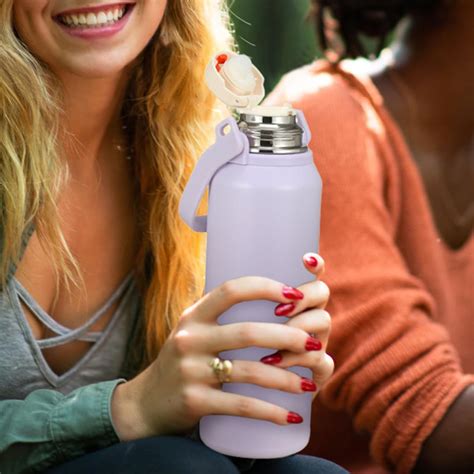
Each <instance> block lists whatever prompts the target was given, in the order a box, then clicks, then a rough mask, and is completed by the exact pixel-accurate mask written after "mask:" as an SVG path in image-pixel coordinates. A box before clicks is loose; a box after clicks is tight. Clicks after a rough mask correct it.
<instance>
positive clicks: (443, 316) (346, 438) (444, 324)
mask: <svg viewBox="0 0 474 474" xmlns="http://www.w3.org/2000/svg"><path fill="white" fill-rule="evenodd" d="M361 64H364V62H361V61H345V62H343V63H342V65H341V66H339V67H333V66H330V65H329V64H328V63H327V62H325V61H316V62H315V63H313V64H311V65H308V66H305V67H303V68H300V69H298V70H296V71H293V72H291V73H288V74H287V75H286V76H284V77H283V79H282V81H281V82H280V84H279V85H278V86H277V88H276V89H275V90H274V91H273V92H272V94H270V96H269V97H268V98H267V100H266V103H267V104H273V105H276V104H282V103H284V102H290V103H292V105H293V106H294V107H296V108H299V109H302V110H303V112H304V113H305V116H306V119H307V121H308V123H309V126H310V128H311V130H312V134H313V140H312V143H311V148H312V150H313V153H314V156H315V163H316V166H317V167H318V169H319V172H320V174H321V176H322V179H323V208H322V222H321V245H320V253H321V255H322V256H323V257H324V259H325V260H326V266H327V268H326V272H325V274H324V277H323V279H324V281H326V282H327V283H328V285H329V286H330V288H331V300H330V304H329V305H328V311H329V312H330V313H331V315H332V317H333V330H332V334H331V339H330V343H329V348H328V352H329V353H330V354H331V355H332V356H333V357H334V359H335V362H336V371H335V374H334V376H333V377H332V379H331V380H330V381H329V383H328V385H327V387H325V389H324V390H323V391H322V393H321V394H320V395H319V397H318V398H317V399H316V401H315V404H314V406H313V407H314V410H313V411H314V417H313V420H312V427H313V429H312V436H311V440H310V443H309V445H308V447H307V448H305V450H304V451H303V453H308V454H313V455H319V456H322V457H326V458H328V459H331V460H334V461H335V462H338V463H339V464H341V465H343V466H344V467H346V468H347V469H349V470H350V471H351V472H354V473H383V472H386V471H387V469H389V470H391V471H396V472H399V473H405V472H409V471H410V470H411V469H412V468H413V466H414V464H415V462H416V459H417V456H418V454H419V451H420V449H421V446H422V443H423V441H424V440H425V439H426V438H427V437H428V436H429V434H430V433H431V432H432V431H433V429H434V428H435V427H436V425H437V424H438V423H439V421H440V420H441V419H442V417H443V416H444V415H445V413H446V411H447V410H448V408H449V406H450V405H451V404H452V403H453V402H454V401H455V399H456V397H458V396H459V395H460V393H461V392H462V391H463V390H464V389H465V388H466V387H467V386H468V385H469V384H472V383H474V376H473V375H472V374H473V373H474V235H471V238H470V239H469V240H468V242H467V243H465V245H463V247H462V248H460V249H459V250H456V251H453V250H451V249H449V248H448V247H447V245H445V244H444V242H443V241H442V240H441V239H440V237H439V235H438V232H437V229H436V227H435V224H434V221H433V217H432V214H431V211H430V207H429V202H428V198H427V195H426V192H425V189H424V185H423V181H422V179H421V176H420V174H419V172H418V169H417V167H416V164H415V162H414V160H413V159H412V157H411V156H410V153H409V150H408V147H407V145H406V143H405V141H404V138H403V136H402V134H401V132H400V130H399V128H398V127H397V125H396V124H395V122H394V120H393V119H392V118H391V117H390V116H389V114H388V112H387V110H386V109H385V108H384V105H383V100H382V97H381V95H380V94H379V93H378V91H377V89H376V88H375V86H374V84H373V83H372V82H371V81H370V79H369V77H368V75H366V74H365V73H364V72H363V70H362V69H363V68H362V69H361V68H360V67H359V66H360V65H361ZM365 64H366V63H365ZM382 466H383V467H382Z"/></svg>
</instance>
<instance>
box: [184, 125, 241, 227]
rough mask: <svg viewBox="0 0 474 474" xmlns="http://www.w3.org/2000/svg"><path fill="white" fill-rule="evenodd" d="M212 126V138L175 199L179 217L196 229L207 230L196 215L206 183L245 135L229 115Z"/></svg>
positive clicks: (237, 149)
mask: <svg viewBox="0 0 474 474" xmlns="http://www.w3.org/2000/svg"><path fill="white" fill-rule="evenodd" d="M228 127H229V128H228ZM215 130H216V142H215V143H214V144H213V145H211V146H210V147H209V148H208V149H207V150H206V151H205V152H204V153H203V155H202V156H201V158H200V159H199V161H198V162H197V163H196V166H195V168H194V170H193V172H192V173H191V176H190V178H189V181H188V183H187V184H186V187H185V189H184V191H183V194H182V196H181V200H180V203H179V214H180V216H181V218H182V219H183V220H184V221H185V222H186V224H188V226H189V227H191V229H193V230H195V231H196V232H206V230H207V216H197V215H196V211H197V208H198V206H199V203H200V202H201V199H202V196H203V194H204V191H205V190H206V187H207V185H208V184H209V183H210V182H211V179H212V177H213V176H214V174H215V173H216V172H217V170H218V169H219V168H221V167H222V166H224V165H225V164H226V163H228V162H229V161H230V160H233V159H234V158H236V157H237V156H239V155H240V154H241V153H242V152H243V151H244V150H245V142H246V140H245V136H244V135H243V134H242V132H241V131H240V130H239V126H238V125H237V122H236V121H235V120H234V119H233V118H232V117H228V118H226V119H225V120H223V121H222V122H220V123H218V124H217V126H216V129H215Z"/></svg>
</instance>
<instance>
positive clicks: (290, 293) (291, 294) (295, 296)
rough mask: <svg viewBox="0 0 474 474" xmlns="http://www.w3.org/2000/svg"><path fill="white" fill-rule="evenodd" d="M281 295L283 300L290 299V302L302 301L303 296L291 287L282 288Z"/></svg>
mask: <svg viewBox="0 0 474 474" xmlns="http://www.w3.org/2000/svg"><path fill="white" fill-rule="evenodd" d="M282 293H283V296H284V297H285V298H290V299H291V300H302V299H303V298H304V294H303V293H302V292H301V291H300V290H298V289H296V288H293V287H292V286H284V287H283V289H282Z"/></svg>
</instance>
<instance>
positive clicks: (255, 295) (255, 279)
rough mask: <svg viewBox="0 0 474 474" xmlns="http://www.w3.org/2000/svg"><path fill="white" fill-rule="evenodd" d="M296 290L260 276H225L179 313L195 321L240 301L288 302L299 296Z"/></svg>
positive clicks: (213, 318) (210, 318)
mask: <svg viewBox="0 0 474 474" xmlns="http://www.w3.org/2000/svg"><path fill="white" fill-rule="evenodd" d="M303 297H304V295H303V294H302V293H301V292H299V291H298V290H296V289H294V288H292V287H290V286H288V285H286V284H284V283H281V282H278V281H276V280H273V279H271V278H266V277H261V276H244V277H239V278H234V279H232V280H227V281H226V282H224V283H223V284H222V285H219V286H217V287H216V288H214V289H213V290H211V291H210V292H209V293H206V294H205V295H204V296H203V297H202V298H200V299H199V300H198V301H197V302H196V303H194V304H193V305H191V306H190V307H188V308H187V309H186V310H185V311H184V312H183V314H182V316H183V317H187V316H189V315H192V316H193V318H196V319H197V320H199V321H206V322H211V321H216V320H217V318H218V317H219V316H220V315H221V314H222V313H223V312H224V311H226V310H228V309H229V308H230V307H231V306H233V305H234V304H236V303H240V302H242V301H249V300H258V299H267V300H270V301H277V302H280V303H288V302H291V301H295V299H298V298H303Z"/></svg>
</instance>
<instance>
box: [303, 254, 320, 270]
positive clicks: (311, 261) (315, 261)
mask: <svg viewBox="0 0 474 474" xmlns="http://www.w3.org/2000/svg"><path fill="white" fill-rule="evenodd" d="M305 261H306V263H307V264H308V265H310V266H311V267H314V268H316V267H317V266H318V259H317V258H316V257H313V256H312V255H310V256H309V257H305Z"/></svg>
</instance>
